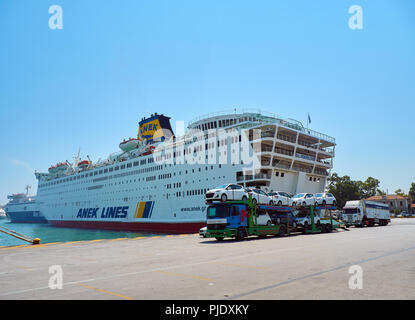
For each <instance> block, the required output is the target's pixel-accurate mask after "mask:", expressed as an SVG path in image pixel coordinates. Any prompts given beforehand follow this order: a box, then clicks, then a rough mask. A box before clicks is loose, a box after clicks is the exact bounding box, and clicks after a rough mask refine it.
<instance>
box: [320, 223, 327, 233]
mask: <svg viewBox="0 0 415 320" xmlns="http://www.w3.org/2000/svg"><path fill="white" fill-rule="evenodd" d="M321 232H322V233H327V225H326V224H322V225H321Z"/></svg>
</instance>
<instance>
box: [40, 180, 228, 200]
mask: <svg viewBox="0 0 415 320" xmlns="http://www.w3.org/2000/svg"><path fill="white" fill-rule="evenodd" d="M217 178H218V180H220V179H225V178H226V176H218V177H217ZM147 179H148V180H147ZM210 179H211V180H216V179H215V177H211V178H210ZM137 180H138V182H140V179H134V180H126V181H120V182H118V183H117V182H113V183H108V184H104V185H96V186H92V187H85V188H79V189H73V190H67V191H65V194H69V193H73V192H80V191H87V190H95V189H101V188H105V187H112V186H116V185H124V184H130V183H133V182H137ZM152 180H155V176H151V177H147V178H146V181H152ZM143 181H144V179H143ZM206 181H209V178H206ZM201 182H202V180H200V179H199V180H198V182H197V181H196V182H195V180H193V181H192V183H201ZM188 183H189V182H188V181H185V184H188ZM181 187H182V183H181V182H176V183H173V184H171V183H170V184H167V185H166V189H172V188H174V189H176V188H181ZM148 189H157V185H154V186H148V187H143V188H136V189H135V191H142V190H148ZM120 192H134V189H125V190H115V191H110V192H104V194H115V193H120ZM56 194H61V192H51V193H45V194H44V196H45V197H46V196H55V195H56ZM87 196H88V195H87V194H85V197H87Z"/></svg>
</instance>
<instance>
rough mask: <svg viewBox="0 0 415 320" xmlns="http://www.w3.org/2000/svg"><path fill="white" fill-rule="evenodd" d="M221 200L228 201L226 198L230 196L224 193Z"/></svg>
mask: <svg viewBox="0 0 415 320" xmlns="http://www.w3.org/2000/svg"><path fill="white" fill-rule="evenodd" d="M220 200H221V201H222V202H226V200H228V196H227V195H226V194H225V193H224V194H222V195H221V197H220Z"/></svg>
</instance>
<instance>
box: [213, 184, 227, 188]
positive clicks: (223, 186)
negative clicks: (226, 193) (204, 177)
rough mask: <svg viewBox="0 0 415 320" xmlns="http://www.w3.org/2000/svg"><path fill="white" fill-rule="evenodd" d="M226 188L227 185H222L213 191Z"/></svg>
mask: <svg viewBox="0 0 415 320" xmlns="http://www.w3.org/2000/svg"><path fill="white" fill-rule="evenodd" d="M227 186H228V185H227V184H222V185H220V186H219V187H216V188H215V189H225V188H226V187H227Z"/></svg>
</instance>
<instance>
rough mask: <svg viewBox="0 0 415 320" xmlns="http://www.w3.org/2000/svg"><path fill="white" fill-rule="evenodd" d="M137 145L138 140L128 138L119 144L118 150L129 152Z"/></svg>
mask: <svg viewBox="0 0 415 320" xmlns="http://www.w3.org/2000/svg"><path fill="white" fill-rule="evenodd" d="M138 143H139V140H138V139H135V138H130V139H128V140H125V139H124V141H123V142H121V143H120V149H121V150H122V151H124V152H127V151H131V150H134V149H136V148H137V146H138Z"/></svg>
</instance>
